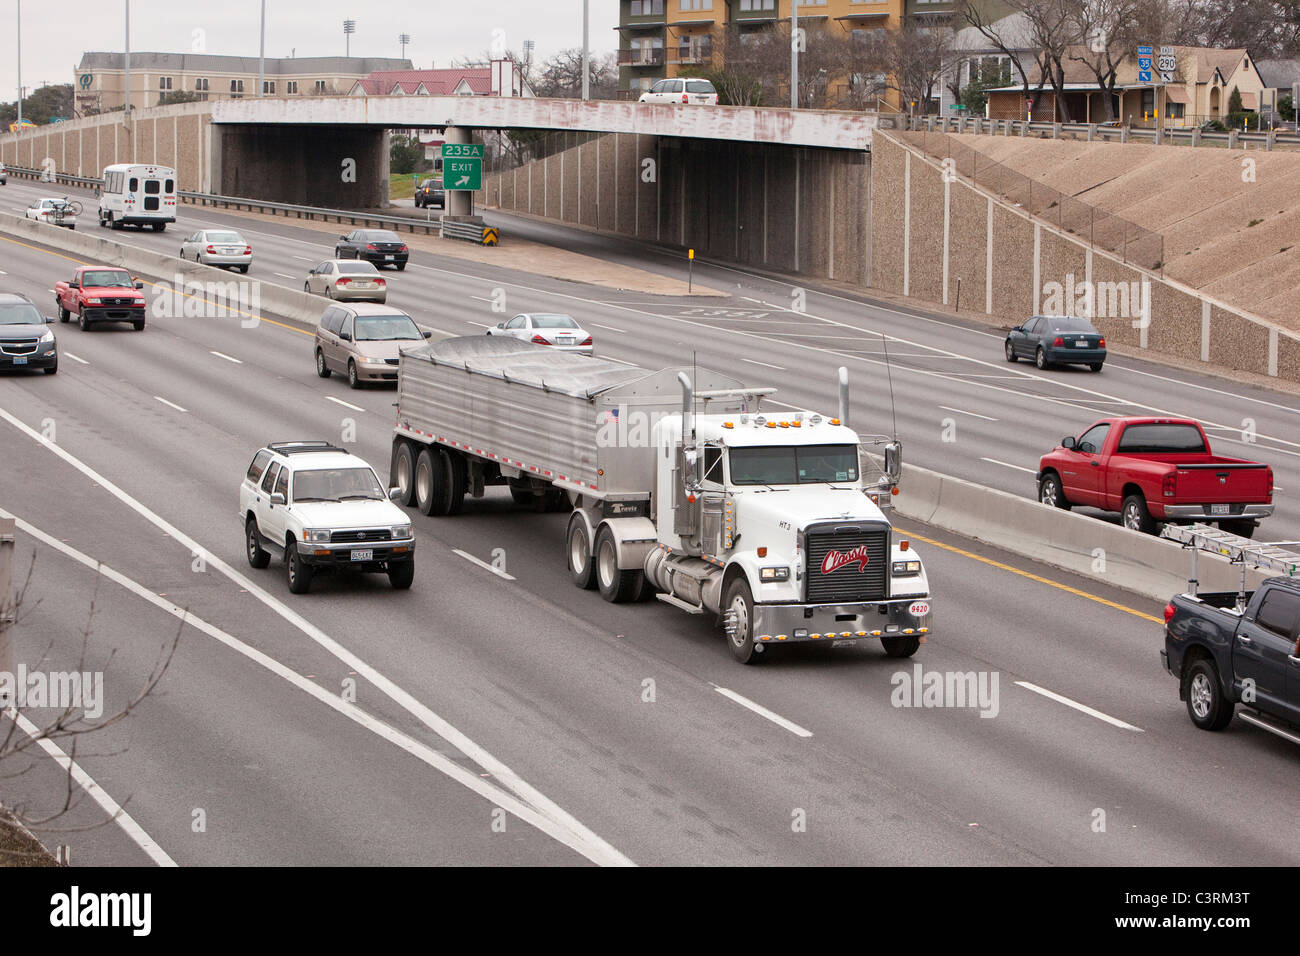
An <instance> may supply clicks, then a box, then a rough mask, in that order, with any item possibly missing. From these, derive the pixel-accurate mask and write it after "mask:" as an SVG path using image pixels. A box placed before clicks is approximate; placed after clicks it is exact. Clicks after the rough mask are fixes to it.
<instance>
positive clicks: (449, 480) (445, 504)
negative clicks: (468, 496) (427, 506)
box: [438, 448, 469, 515]
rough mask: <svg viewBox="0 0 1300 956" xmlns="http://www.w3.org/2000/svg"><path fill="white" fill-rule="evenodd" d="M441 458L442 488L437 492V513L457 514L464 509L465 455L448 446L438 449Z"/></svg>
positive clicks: (466, 481)
mask: <svg viewBox="0 0 1300 956" xmlns="http://www.w3.org/2000/svg"><path fill="white" fill-rule="evenodd" d="M438 451H439V453H440V457H441V459H442V489H441V492H440V493H439V496H438V498H439V500H438V514H440V515H458V514H460V513H461V512H462V511H464V510H465V488H466V485H467V483H468V480H469V474H468V471H469V469H467V468H466V467H465V457H464V456H463V455H462V454H461V453H460V452H458V451H452V450H451V449H450V448H440V449H438Z"/></svg>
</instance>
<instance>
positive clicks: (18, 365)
mask: <svg viewBox="0 0 1300 956" xmlns="http://www.w3.org/2000/svg"><path fill="white" fill-rule="evenodd" d="M53 321H54V317H53V316H42V315H41V310H40V309H38V308H36V306H35V305H34V304H33V303H32V300H31V299H29V298H27V296H25V295H19V294H17V293H12V292H0V369H24V368H29V369H40V370H41V371H43V372H44V373H45V374H46V375H53V374H54V373H55V372H57V371H58V370H59V348H58V346H57V345H56V344H55V342H54V330H53V329H51V328H49V324H50V323H51V322H53Z"/></svg>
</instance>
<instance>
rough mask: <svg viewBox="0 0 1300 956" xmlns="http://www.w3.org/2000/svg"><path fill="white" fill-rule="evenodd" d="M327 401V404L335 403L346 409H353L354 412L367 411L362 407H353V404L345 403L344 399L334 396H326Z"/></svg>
mask: <svg viewBox="0 0 1300 956" xmlns="http://www.w3.org/2000/svg"><path fill="white" fill-rule="evenodd" d="M325 401H327V402H333V403H334V404H336V405H342V406H343V407H344V408H350V409H352V410H353V411H354V412H364V411H365V409H364V408H362V407H361V406H360V405H353V404H352V403H351V402H345V401H343V399H341V398H335V397H334V396H333V395H326V396H325Z"/></svg>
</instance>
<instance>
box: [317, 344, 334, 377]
mask: <svg viewBox="0 0 1300 956" xmlns="http://www.w3.org/2000/svg"><path fill="white" fill-rule="evenodd" d="M316 374H317V375H319V376H320V377H321V378H329V377H330V375H331V374H332V373H331V372H330V367H329V366H328V365H326V364H325V353H324V352H323V351H321V350H320V349H317V350H316Z"/></svg>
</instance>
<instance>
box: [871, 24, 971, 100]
mask: <svg viewBox="0 0 1300 956" xmlns="http://www.w3.org/2000/svg"><path fill="white" fill-rule="evenodd" d="M952 27H953V22H952V21H950V20H949V19H947V18H942V19H941V18H929V19H928V20H927V23H926V25H925V26H917V24H916V21H914V20H910V19H909V20H905V21H903V25H902V26H901V27H899V28H898V29H896V30H891V31H889V33H888V35H887V37H886V39H885V41H884V44H883V47H882V52H883V61H884V66H885V72H886V75H887V77H888V80H887V83H888V86H889V88H890V89H893V90H897V91H898V93H899V94H900V95H901V96H902V98H903V102H904V105H905V107H907V108H908V109H909V110H910V109H912V108H917V109H919V110H920V112H923V113H924V112H927V111H928V110H929V108H930V103H931V102H932V101H933V100H934V99H935V98H936V93H938V91H939V88H940V85H941V84H942V82H943V76H944V74H945V73H946V72H947V70H948V68H949V67H950V66H951V65H952V64H953V62H954V59H955V55H956V54H955V51H954V48H953V31H952ZM913 105H914V106H913Z"/></svg>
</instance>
